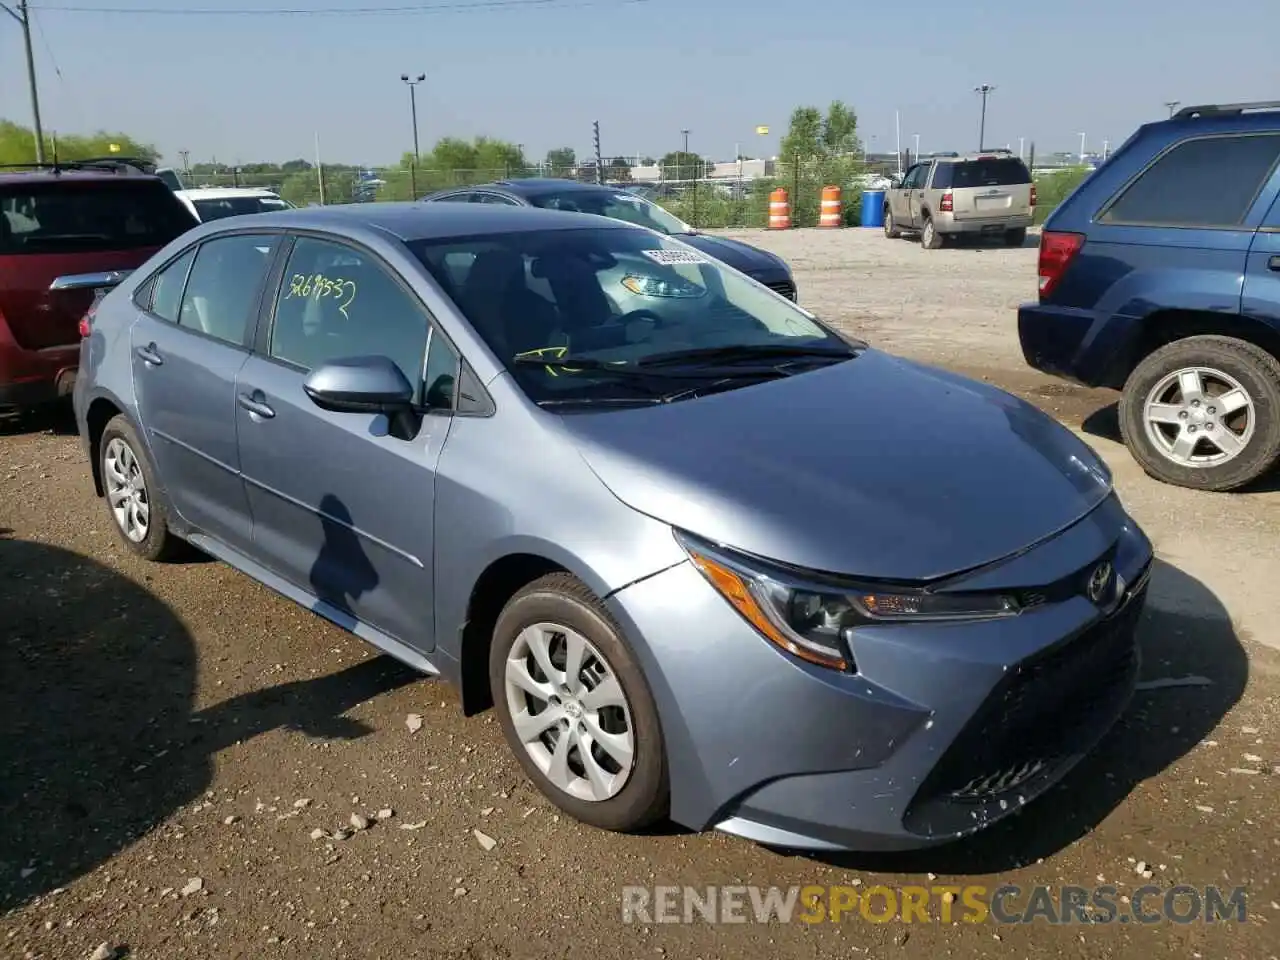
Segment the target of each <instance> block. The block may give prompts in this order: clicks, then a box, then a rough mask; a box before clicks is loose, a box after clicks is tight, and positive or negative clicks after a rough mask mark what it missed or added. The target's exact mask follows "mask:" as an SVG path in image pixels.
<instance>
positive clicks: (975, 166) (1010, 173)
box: [933, 157, 1031, 190]
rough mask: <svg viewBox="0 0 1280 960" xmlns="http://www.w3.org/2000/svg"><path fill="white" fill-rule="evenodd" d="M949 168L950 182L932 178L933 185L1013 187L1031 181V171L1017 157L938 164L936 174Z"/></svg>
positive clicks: (963, 187) (962, 187)
mask: <svg viewBox="0 0 1280 960" xmlns="http://www.w3.org/2000/svg"><path fill="white" fill-rule="evenodd" d="M947 168H950V169H949V171H948V172H949V173H950V182H949V183H946V184H942V183H939V182H938V178H937V177H935V178H934V183H933V185H934V186H935V187H941V186H946V187H949V188H951V189H954V190H964V189H966V188H968V187H1014V186H1018V185H1019V184H1024V183H1030V182H1031V171H1030V170H1028V169H1027V165H1026V164H1025V163H1023V162H1022V161H1021V160H1019V159H1018V158H1017V157H993V158H990V159H982V160H965V161H964V162H962V163H943V164H939V170H938V176H939V177H941V176H942V175H943V170H946V169H947Z"/></svg>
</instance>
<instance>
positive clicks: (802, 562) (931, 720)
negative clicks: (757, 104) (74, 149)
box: [75, 203, 1151, 849]
mask: <svg viewBox="0 0 1280 960" xmlns="http://www.w3.org/2000/svg"><path fill="white" fill-rule="evenodd" d="M84 332H85V333H86V337H85V340H84V344H83V348H82V355H81V377H80V379H79V380H78V382H77V384H76V392H75V400H76V411H77V417H78V421H79V425H80V430H81V433H82V436H83V440H84V447H85V450H86V451H87V452H88V455H89V459H90V463H91V464H92V472H93V483H94V486H95V488H96V490H97V492H98V495H99V496H101V497H103V498H104V499H105V501H106V506H107V508H108V509H109V511H110V514H111V516H112V518H113V521H112V522H113V525H114V527H115V529H116V530H117V532H118V534H119V535H120V537H121V539H122V542H123V543H124V544H125V546H126V547H128V548H129V549H130V550H132V551H133V552H134V553H135V554H137V555H139V556H141V557H146V558H152V559H160V558H162V557H164V556H170V555H173V554H174V553H175V548H176V547H179V546H180V545H181V543H182V542H188V543H190V544H193V545H195V546H196V547H199V548H200V549H201V550H203V551H205V552H207V553H209V554H212V555H213V556H215V557H218V558H220V559H222V560H224V561H226V562H227V563H229V564H231V565H232V566H234V567H236V568H237V569H239V570H241V571H243V572H244V573H246V574H247V575H248V576H250V577H252V578H254V579H255V580H258V581H260V582H262V583H264V584H266V585H268V586H270V587H272V588H273V589H275V590H276V591H278V592H280V593H282V594H283V595H284V596H286V597H288V598H289V599H291V600H294V601H296V602H297V603H299V604H302V605H303V606H306V607H308V608H309V609H311V610H313V611H315V612H316V613H318V614H320V615H321V616H323V617H325V618H327V619H329V620H332V621H333V622H335V623H337V624H339V625H340V626H342V627H345V628H346V629H348V630H350V631H352V632H354V633H355V634H357V635H358V636H360V637H362V638H364V639H365V640H367V641H369V642H370V643H372V644H373V645H375V646H377V647H379V648H381V649H382V650H384V651H386V652H388V653H390V654H391V655H392V656H395V657H398V658H399V659H401V660H403V661H405V662H406V663H409V664H411V665H412V666H414V667H417V668H418V669H420V670H422V671H423V672H425V673H430V674H437V673H438V674H440V675H441V676H443V677H444V678H445V679H447V680H449V681H450V682H452V683H455V684H457V685H458V686H459V687H460V688H461V691H462V701H463V705H464V709H465V710H466V711H467V712H468V713H473V712H475V711H478V710H481V709H484V708H486V707H493V708H494V709H496V710H497V713H498V716H499V717H500V719H501V723H502V727H503V730H504V731H505V733H506V737H507V740H508V742H509V744H510V747H511V749H512V751H513V752H514V753H515V755H516V757H517V758H518V760H519V762H520V764H521V765H522V766H523V768H524V770H525V772H526V773H527V774H528V776H529V777H530V778H531V779H532V780H533V781H534V782H535V783H536V784H537V785H538V786H539V788H540V789H541V790H542V791H543V792H544V793H546V794H547V796H548V797H550V798H551V799H552V800H553V801H554V802H555V803H556V804H558V805H559V806H560V807H561V808H563V809H564V810H566V811H567V812H569V813H571V814H572V815H573V816H575V817H577V818H579V819H580V820H583V821H586V822H587V823H590V824H594V825H596V826H600V827H605V828H609V829H613V830H635V829H638V828H640V827H643V826H645V825H648V824H651V823H652V822H654V821H655V820H658V819H660V818H662V817H664V816H668V815H669V816H670V818H671V819H673V820H675V821H677V822H679V823H681V824H684V825H686V826H688V827H691V828H694V829H706V828H712V827H714V828H719V829H721V830H724V831H727V832H729V833H733V834H738V835H740V836H743V837H748V838H751V839H753V840H756V841H759V842H762V843H767V844H775V845H779V846H785V847H796V848H810V849H848V848H860V849H872V848H880V849H892V848H907V847H915V846H923V845H927V844H930V843H936V842H940V841H944V840H948V839H952V838H955V837H959V836H961V835H964V834H966V833H969V832H971V831H974V830H978V829H980V828H981V827H983V826H984V825H986V824H990V823H992V822H994V821H995V820H997V819H999V818H1000V817H1002V816H1005V815H1007V814H1009V813H1012V812H1013V811H1015V810H1017V809H1018V808H1020V807H1021V806H1022V805H1023V804H1024V803H1026V802H1028V801H1030V800H1032V799H1033V798H1034V797H1036V796H1037V795H1038V794H1040V793H1043V792H1044V791H1045V789H1046V788H1048V787H1049V785H1051V784H1052V783H1054V782H1055V781H1057V780H1058V779H1059V778H1061V777H1062V776H1063V774H1064V773H1065V772H1066V771H1067V770H1068V769H1069V768H1070V767H1071V766H1072V765H1073V764H1074V763H1075V762H1076V761H1077V760H1079V759H1080V757H1081V756H1082V755H1083V754H1084V753H1085V752H1086V751H1088V750H1089V749H1090V748H1091V747H1092V745H1093V744H1094V743H1095V742H1096V741H1097V740H1098V739H1099V738H1100V737H1101V736H1102V735H1103V733H1104V732H1105V731H1106V730H1107V728H1108V727H1109V726H1110V725H1111V724H1112V723H1113V721H1114V720H1115V719H1116V718H1117V716H1118V715H1119V714H1120V712H1121V711H1122V710H1123V709H1124V706H1125V704H1126V702H1127V700H1128V698H1129V695H1130V693H1131V691H1132V688H1133V683H1134V677H1135V673H1136V671H1137V652H1136V649H1135V642H1134V633H1135V621H1136V620H1137V618H1138V615H1139V612H1140V610H1141V607H1142V603H1143V597H1144V595H1145V587H1146V582H1147V573H1148V568H1149V565H1150V563H1151V546H1150V543H1149V542H1148V540H1147V538H1146V537H1145V536H1144V535H1143V533H1142V531H1141V530H1140V529H1139V528H1138V527H1137V525H1136V524H1135V523H1134V522H1133V520H1131V519H1130V518H1129V516H1128V515H1127V514H1126V513H1125V511H1124V508H1123V507H1122V506H1121V504H1120V502H1119V500H1118V499H1117V497H1116V495H1115V493H1114V492H1113V491H1112V487H1111V481H1110V476H1109V474H1108V473H1107V471H1106V468H1105V467H1104V466H1103V465H1102V464H1101V463H1100V462H1099V461H1098V459H1097V458H1096V457H1095V456H1094V455H1093V453H1092V452H1091V451H1090V449H1089V448H1088V446H1086V445H1085V444H1084V443H1082V442H1081V441H1079V440H1078V439H1076V438H1075V437H1074V436H1073V435H1072V434H1071V433H1070V432H1068V431H1067V430H1065V429H1064V428H1062V427H1060V426H1059V425H1058V424H1056V423H1055V422H1053V421H1052V420H1050V419H1049V418H1048V417H1046V416H1045V415H1043V414H1041V413H1040V412H1038V411H1037V410H1035V409H1034V408H1032V407H1031V406H1029V405H1027V404H1026V403H1023V402H1022V401H1020V400H1017V399H1015V398H1013V397H1011V396H1009V395H1008V394H1005V393H1003V392H1001V391H999V390H996V389H994V388H992V387H989V386H985V385H983V384H980V383H975V382H972V381H969V380H966V379H964V378H962V377H958V376H955V375H953V374H950V373H946V372H943V371H940V370H935V369H931V368H929V367H925V366H921V365H919V364H916V363H912V362H909V361H906V360H902V359H898V358H896V357H893V356H890V355H889V354H886V353H882V352H880V351H878V350H875V349H872V348H871V347H869V346H867V345H866V344H864V343H861V342H859V341H857V340H854V339H851V338H849V337H846V336H844V335H842V334H839V333H836V332H834V331H833V330H832V329H830V328H829V327H827V326H825V325H823V324H822V323H821V322H820V321H819V320H817V319H816V318H815V317H814V316H813V315H812V314H810V313H809V312H807V311H806V310H804V309H801V308H799V307H798V306H796V305H795V304H794V303H791V302H790V301H788V300H787V299H786V298H785V297H782V296H780V295H778V294H777V293H775V292H773V291H771V290H769V289H768V288H766V287H764V286H762V285H760V284H759V283H757V282H755V281H754V280H751V279H749V278H748V277H746V276H745V275H743V274H741V273H738V272H737V271H735V270H733V269H731V268H729V267H727V266H725V265H724V264H723V263H719V262H717V261H715V260H714V259H713V258H711V257H709V256H707V255H706V254H704V253H701V252H699V251H697V250H695V249H694V248H692V247H690V246H687V245H685V244H683V243H681V242H680V241H678V240H675V239H672V238H669V237H663V236H661V235H659V234H657V233H654V232H651V231H649V230H645V229H643V228H640V227H636V226H632V225H627V224H624V223H620V222H616V221H611V220H606V219H604V218H600V217H594V216H590V215H586V214H572V213H562V212H554V211H543V210H528V209H507V208H503V207H500V206H485V205H463V204H444V203H442V204H389V205H368V204H358V205H352V206H348V207H330V208H318V209H308V210H296V211H289V212H283V213H265V214H256V215H254V216H252V217H233V218H228V219H225V220H219V221H216V222H214V223H210V224H206V225H204V226H201V227H198V228H196V229H194V230H192V231H191V232H189V233H187V234H186V235H184V236H183V237H182V238H180V239H179V240H176V241H174V242H173V243H171V244H170V245H169V246H168V247H166V248H165V249H163V250H162V251H161V252H160V253H158V254H157V255H156V256H155V257H154V258H153V259H152V260H150V261H149V262H148V263H147V264H146V265H145V266H143V267H142V268H141V269H139V270H137V271H136V272H134V273H133V274H132V275H131V276H130V277H128V278H127V279H126V280H125V281H124V282H123V283H121V284H120V285H119V286H118V287H117V288H115V289H114V290H113V291H112V292H111V293H110V294H108V295H107V296H106V298H105V299H104V300H102V301H101V303H100V304H99V305H98V307H97V309H96V312H95V314H94V316H92V317H90V318H87V319H86V323H85V325H84Z"/></svg>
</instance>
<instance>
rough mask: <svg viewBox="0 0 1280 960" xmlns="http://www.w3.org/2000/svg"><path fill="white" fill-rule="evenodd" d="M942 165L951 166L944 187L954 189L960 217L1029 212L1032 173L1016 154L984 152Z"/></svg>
mask: <svg viewBox="0 0 1280 960" xmlns="http://www.w3.org/2000/svg"><path fill="white" fill-rule="evenodd" d="M942 166H943V168H944V169H945V168H950V172H949V174H947V175H946V179H947V181H948V182H946V183H945V184H944V185H943V189H946V190H949V191H950V193H951V203H952V213H953V214H954V215H955V218H956V219H957V220H977V219H984V218H1000V217H1018V216H1030V214H1031V173H1030V171H1029V170H1028V169H1027V167H1026V164H1024V163H1023V162H1022V161H1021V160H1019V159H1018V158H1017V157H1004V156H1000V155H999V154H992V155H990V156H987V155H983V156H981V157H979V158H977V159H975V160H966V161H965V162H963V163H954V164H943V165H942ZM942 173H943V171H942V170H939V174H942ZM937 179H938V175H935V186H937V183H936V180H937Z"/></svg>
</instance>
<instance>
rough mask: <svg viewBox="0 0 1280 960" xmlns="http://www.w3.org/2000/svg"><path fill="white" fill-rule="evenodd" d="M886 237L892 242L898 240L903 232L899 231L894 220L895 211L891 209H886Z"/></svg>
mask: <svg viewBox="0 0 1280 960" xmlns="http://www.w3.org/2000/svg"><path fill="white" fill-rule="evenodd" d="M884 235H885V236H886V237H888V238H889V239H890V240H897V239H898V238H899V237H900V236H902V231H901V230H899V229H898V224H897V221H895V220H894V219H893V210H891V209H890V208H889V207H885V208H884Z"/></svg>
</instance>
